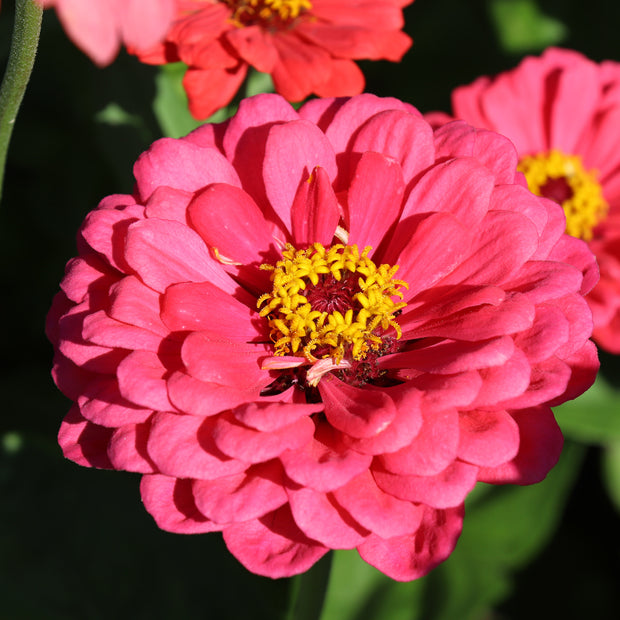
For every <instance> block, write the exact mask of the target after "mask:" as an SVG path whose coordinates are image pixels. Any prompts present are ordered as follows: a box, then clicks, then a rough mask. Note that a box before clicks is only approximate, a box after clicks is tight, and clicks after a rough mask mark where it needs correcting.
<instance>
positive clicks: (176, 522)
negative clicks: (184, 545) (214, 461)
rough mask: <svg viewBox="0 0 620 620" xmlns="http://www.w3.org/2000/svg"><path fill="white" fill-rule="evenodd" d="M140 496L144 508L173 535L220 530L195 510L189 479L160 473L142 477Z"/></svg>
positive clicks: (161, 526) (159, 524)
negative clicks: (173, 533) (180, 478)
mask: <svg viewBox="0 0 620 620" xmlns="http://www.w3.org/2000/svg"><path fill="white" fill-rule="evenodd" d="M140 494H141V495H142V502H143V503H144V507H145V508H146V509H147V510H148V512H149V513H150V514H151V516H152V517H153V519H155V522H156V523H157V525H158V526H159V527H160V528H161V529H162V530H165V531H167V532H175V533H176V534H203V533H205V532H217V531H219V530H221V529H222V528H221V526H219V525H217V523H213V521H210V520H209V519H207V518H206V517H205V516H204V515H202V514H201V513H200V512H199V511H198V508H196V504H195V502H194V497H193V495H192V481H191V480H179V479H177V478H172V477H169V476H162V475H161V474H150V475H146V476H142V482H141V483H140Z"/></svg>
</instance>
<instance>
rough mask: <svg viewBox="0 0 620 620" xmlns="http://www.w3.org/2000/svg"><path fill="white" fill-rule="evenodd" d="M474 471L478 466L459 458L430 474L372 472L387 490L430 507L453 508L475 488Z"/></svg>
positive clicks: (378, 482)
mask: <svg viewBox="0 0 620 620" xmlns="http://www.w3.org/2000/svg"><path fill="white" fill-rule="evenodd" d="M477 474H478V468H477V467H475V466H474V465H469V464H468V463H463V462H462V461H454V462H453V463H452V464H451V465H450V466H449V467H447V468H446V469H445V470H444V471H443V472H441V473H440V474H435V475H433V476H401V475H398V474H391V473H389V472H383V471H377V470H375V471H374V472H373V475H374V478H375V481H376V483H377V485H378V486H379V488H380V489H382V490H383V491H385V492H386V493H389V494H390V495H394V496H395V497H398V498H399V499H404V500H407V501H410V502H417V503H421V504H427V505H428V506H431V507H433V508H455V507H457V506H459V505H460V504H462V503H463V501H464V500H465V497H466V496H467V494H468V493H469V492H470V491H471V490H472V489H473V488H474V486H475V484H476V477H477Z"/></svg>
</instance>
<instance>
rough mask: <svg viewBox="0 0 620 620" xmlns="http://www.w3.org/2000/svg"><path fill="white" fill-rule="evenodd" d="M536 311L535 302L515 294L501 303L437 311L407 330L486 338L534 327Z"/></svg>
mask: <svg viewBox="0 0 620 620" xmlns="http://www.w3.org/2000/svg"><path fill="white" fill-rule="evenodd" d="M534 313H535V307H534V305H533V303H531V302H530V301H529V300H528V299H526V298H524V297H522V296H515V297H512V298H508V299H506V300H505V301H504V302H502V303H500V304H498V305H497V306H494V305H481V306H478V307H476V308H468V309H466V310H462V311H461V312H457V313H454V314H452V315H448V314H442V313H437V314H436V318H434V319H431V320H430V321H427V322H426V323H424V324H423V325H421V326H419V327H417V328H414V329H412V330H411V331H409V330H408V331H407V332H406V333H405V332H403V333H404V334H406V335H409V334H412V335H413V334H415V337H416V338H437V337H441V338H456V339H459V340H484V339H487V338H496V337H498V336H502V335H504V334H514V333H517V332H521V331H523V330H526V329H528V328H530V327H531V325H532V322H533V321H534ZM415 314H416V311H415V310H412V311H411V315H412V316H415ZM404 322H405V319H403V323H404Z"/></svg>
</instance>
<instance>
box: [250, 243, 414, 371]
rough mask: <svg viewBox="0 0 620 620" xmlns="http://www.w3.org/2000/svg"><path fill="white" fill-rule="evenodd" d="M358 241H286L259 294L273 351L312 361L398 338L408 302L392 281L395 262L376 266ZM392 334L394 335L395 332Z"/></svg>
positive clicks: (361, 353) (354, 353)
mask: <svg viewBox="0 0 620 620" xmlns="http://www.w3.org/2000/svg"><path fill="white" fill-rule="evenodd" d="M370 251H371V248H370V247H366V248H364V250H363V251H362V253H361V254H360V252H359V250H358V247H357V246H356V245H343V244H336V245H333V246H331V247H329V248H325V247H324V246H323V245H321V244H320V243H315V244H313V245H312V246H311V247H310V248H308V249H305V250H297V249H295V248H294V247H293V246H292V245H291V244H287V245H286V247H285V249H284V251H283V252H282V259H281V260H279V261H278V262H277V263H276V264H275V265H271V264H263V265H261V269H264V270H268V271H271V272H272V273H271V281H272V284H273V288H272V290H271V292H269V293H265V294H264V295H261V296H260V297H259V298H258V301H257V307H258V308H259V309H260V312H259V313H260V316H262V317H266V318H267V319H268V321H269V326H270V328H271V331H270V338H271V340H272V342H273V343H274V347H275V355H276V356H284V355H300V354H301V355H303V356H305V358H306V359H307V360H308V361H310V362H316V361H317V360H318V359H321V358H333V359H334V360H335V363H336V364H338V363H340V361H341V360H342V359H343V358H347V359H352V360H357V361H359V360H363V359H365V358H366V356H367V355H368V354H369V353H370V352H373V351H374V352H376V351H378V350H380V349H381V348H382V346H383V344H384V334H385V333H386V332H388V331H389V332H390V334H392V335H391V336H390V337H391V338H394V337H395V338H397V339H398V338H400V337H401V329H400V326H399V325H398V323H397V321H396V318H395V317H396V315H397V314H398V313H400V311H401V310H402V309H403V308H404V307H405V306H406V303H405V302H403V301H400V300H402V298H403V293H402V291H401V289H403V288H408V285H407V283H406V282H404V281H402V280H396V279H394V275H395V274H396V271H397V270H398V265H394V266H390V265H385V264H384V265H379V266H378V267H377V266H376V265H375V263H374V262H373V261H372V260H371V259H370V258H368V254H369V252H370ZM394 334H395V335H394Z"/></svg>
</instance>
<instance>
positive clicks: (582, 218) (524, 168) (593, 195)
mask: <svg viewBox="0 0 620 620" xmlns="http://www.w3.org/2000/svg"><path fill="white" fill-rule="evenodd" d="M518 168H519V170H520V171H521V172H523V174H524V175H525V178H526V179H527V184H528V187H529V189H530V191H531V192H532V193H534V194H537V195H538V196H544V197H545V198H550V199H551V200H554V201H555V202H557V203H558V204H560V205H562V208H563V209H564V214H565V215H566V232H567V233H568V234H569V235H572V236H573V237H578V238H580V239H584V240H585V241H590V240H591V239H592V231H593V229H594V228H595V227H596V226H597V224H598V223H599V222H600V221H601V220H603V219H604V218H605V216H606V215H607V211H608V210H609V205H608V204H607V202H606V201H605V198H603V190H602V188H601V184H600V183H599V182H598V180H597V178H596V171H595V170H590V171H586V170H585V169H584V167H583V164H582V162H581V157H580V156H579V155H564V153H562V152H560V151H558V150H556V149H553V150H551V151H549V152H548V153H539V154H538V155H528V156H526V157H524V158H523V159H522V160H521V161H520V162H519V166H518Z"/></svg>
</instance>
